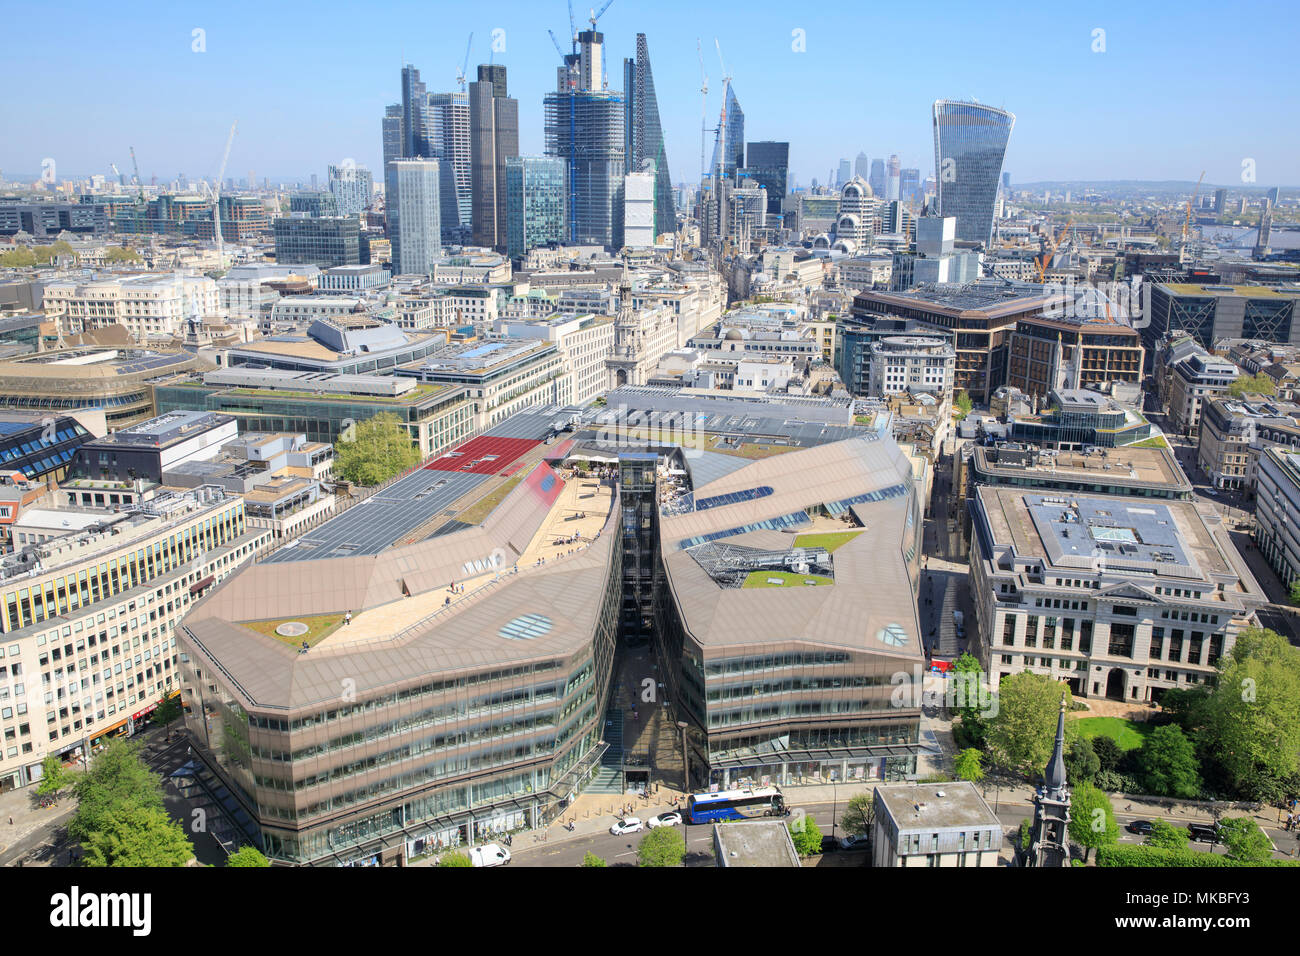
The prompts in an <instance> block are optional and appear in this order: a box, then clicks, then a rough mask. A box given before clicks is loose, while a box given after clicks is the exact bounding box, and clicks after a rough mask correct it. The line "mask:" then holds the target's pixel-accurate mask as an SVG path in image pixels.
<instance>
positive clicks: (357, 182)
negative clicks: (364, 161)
mask: <svg viewBox="0 0 1300 956" xmlns="http://www.w3.org/2000/svg"><path fill="white" fill-rule="evenodd" d="M326 175H327V176H328V177H329V190H330V194H331V195H333V197H334V201H335V204H336V206H337V208H338V215H340V216H357V215H360V214H361V212H362V211H363V210H365V209H366V208H368V207H369V206H370V197H371V194H372V193H373V192H374V188H375V183H374V177H372V176H371V175H370V170H368V169H366V167H364V166H357V165H356V164H348V165H343V166H330V167H329V168H328V169H327V170H326Z"/></svg>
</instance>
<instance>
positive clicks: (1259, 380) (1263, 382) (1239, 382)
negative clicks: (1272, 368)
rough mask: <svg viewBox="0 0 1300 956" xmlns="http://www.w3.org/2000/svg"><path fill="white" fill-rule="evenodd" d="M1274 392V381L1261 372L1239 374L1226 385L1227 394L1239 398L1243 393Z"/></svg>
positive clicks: (1268, 393)
mask: <svg viewBox="0 0 1300 956" xmlns="http://www.w3.org/2000/svg"><path fill="white" fill-rule="evenodd" d="M1276 392H1277V385H1276V383H1274V381H1273V380H1272V379H1271V378H1269V377H1268V376H1267V375H1265V374H1264V373H1263V372H1260V373H1258V374H1256V375H1241V376H1239V377H1237V378H1236V379H1235V380H1234V381H1233V383H1232V384H1231V385H1229V386H1228V394H1229V395H1231V396H1232V397H1233V398H1241V397H1242V396H1243V395H1273V394H1276Z"/></svg>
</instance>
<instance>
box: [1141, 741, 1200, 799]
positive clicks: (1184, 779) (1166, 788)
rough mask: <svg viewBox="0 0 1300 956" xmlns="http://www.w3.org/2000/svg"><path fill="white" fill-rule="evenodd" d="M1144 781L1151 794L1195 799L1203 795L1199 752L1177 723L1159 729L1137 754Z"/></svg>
mask: <svg viewBox="0 0 1300 956" xmlns="http://www.w3.org/2000/svg"><path fill="white" fill-rule="evenodd" d="M1138 765H1139V767H1140V768H1141V770H1140V773H1141V778H1142V781H1143V783H1145V784H1146V787H1147V790H1148V791H1149V792H1150V793H1156V794H1160V795H1162V796H1167V797H1182V798H1183V799H1184V800H1191V799H1194V798H1195V797H1196V796H1197V794H1199V793H1200V792H1201V778H1200V773H1199V770H1200V767H1199V765H1198V764H1197V762H1196V751H1195V750H1194V749H1193V747H1192V742H1191V741H1190V740H1188V739H1187V736H1186V735H1185V734H1184V733H1183V731H1182V728H1181V727H1179V726H1177V725H1176V724H1166V725H1165V726H1163V727H1157V728H1156V729H1155V730H1153V731H1151V733H1149V734H1148V735H1147V739H1146V741H1145V742H1144V743H1143V744H1142V749H1141V750H1140V751H1139V752H1138Z"/></svg>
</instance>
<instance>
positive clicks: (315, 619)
mask: <svg viewBox="0 0 1300 956" xmlns="http://www.w3.org/2000/svg"><path fill="white" fill-rule="evenodd" d="M342 623H343V615H342V614H316V615H312V616H309V617H281V618H276V619H275V620H272V621H240V622H239V624H240V626H241V627H246V628H248V629H249V630H250V631H253V632H255V633H257V634H264V635H266V636H267V637H271V638H274V639H275V640H277V641H279V642H280V643H281V644H287V645H288V646H289V647H294V648H299V647H302V645H303V644H304V643H306V645H307V646H308V647H315V646H316V645H317V644H319V643H320V642H321V641H323V640H324V639H325V638H327V637H329V635H331V634H333V633H334V631H335V630H337V629H338V627H339V625H340V624H342ZM283 624H303V625H306V627H307V630H306V632H304V633H301V634H297V635H294V636H290V635H286V634H278V633H276V628H278V627H280V626H281V625H283Z"/></svg>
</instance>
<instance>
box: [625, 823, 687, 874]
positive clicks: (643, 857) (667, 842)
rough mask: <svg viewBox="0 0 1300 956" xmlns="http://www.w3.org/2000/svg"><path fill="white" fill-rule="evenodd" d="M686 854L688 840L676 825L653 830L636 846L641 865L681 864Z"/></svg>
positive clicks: (637, 859) (637, 858)
mask: <svg viewBox="0 0 1300 956" xmlns="http://www.w3.org/2000/svg"><path fill="white" fill-rule="evenodd" d="M685 856H686V840H685V839H683V837H682V835H681V834H680V833H678V832H677V828H676V827H658V828H656V829H654V830H651V831H649V832H648V833H647V834H646V835H645V836H643V837H642V838H641V842H640V843H638V844H637V847H636V861H637V863H638V864H640V865H641V866H681V865H682V860H683V858H685Z"/></svg>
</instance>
